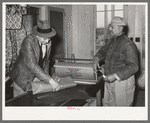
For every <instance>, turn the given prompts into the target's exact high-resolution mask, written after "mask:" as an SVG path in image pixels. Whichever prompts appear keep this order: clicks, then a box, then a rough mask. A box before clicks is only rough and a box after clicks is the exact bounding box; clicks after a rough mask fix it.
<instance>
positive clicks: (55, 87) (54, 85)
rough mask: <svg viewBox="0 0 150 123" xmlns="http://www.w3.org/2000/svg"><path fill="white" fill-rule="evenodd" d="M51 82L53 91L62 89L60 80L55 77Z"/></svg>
mask: <svg viewBox="0 0 150 123" xmlns="http://www.w3.org/2000/svg"><path fill="white" fill-rule="evenodd" d="M49 83H50V84H51V85H52V87H53V91H59V90H60V87H61V85H60V84H59V83H58V82H56V81H55V80H54V79H52V78H51V80H50V81H49Z"/></svg>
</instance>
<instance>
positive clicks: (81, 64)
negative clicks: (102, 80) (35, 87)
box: [54, 59, 97, 84]
mask: <svg viewBox="0 0 150 123" xmlns="http://www.w3.org/2000/svg"><path fill="white" fill-rule="evenodd" d="M87 62H88V63H87ZM92 62H93V61H92V60H91V59H56V62H55V65H54V67H55V74H56V76H58V77H67V76H70V77H71V78H72V80H73V81H74V82H77V83H83V84H96V82H97V73H96V72H94V70H93V67H92Z"/></svg>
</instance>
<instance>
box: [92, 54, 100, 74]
mask: <svg viewBox="0 0 150 123" xmlns="http://www.w3.org/2000/svg"><path fill="white" fill-rule="evenodd" d="M97 67H99V59H98V58H97V57H95V58H93V70H94V71H95V72H97Z"/></svg>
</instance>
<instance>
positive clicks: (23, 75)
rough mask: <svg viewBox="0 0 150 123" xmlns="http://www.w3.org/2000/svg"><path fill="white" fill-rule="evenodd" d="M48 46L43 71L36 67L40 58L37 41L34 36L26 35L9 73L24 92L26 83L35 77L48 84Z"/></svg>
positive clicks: (49, 48)
mask: <svg viewBox="0 0 150 123" xmlns="http://www.w3.org/2000/svg"><path fill="white" fill-rule="evenodd" d="M50 45H51V44H48V48H47V53H46V54H47V56H46V58H45V61H44V62H43V69H42V68H41V67H40V66H39V65H38V63H39V57H40V47H39V41H38V39H37V37H36V36H35V35H34V34H31V35H28V36H27V37H26V38H25V39H24V40H23V42H22V44H21V49H20V52H19V55H18V57H17V59H16V62H15V64H14V67H13V69H12V72H11V77H12V79H13V80H14V81H15V82H16V84H17V85H18V86H19V87H21V88H22V89H23V90H24V91H25V89H26V85H27V82H28V81H32V80H33V79H34V77H35V76H36V77H37V78H38V79H40V80H43V81H45V82H48V81H49V80H50V78H51V77H50V75H49V74H48V73H49V56H50V50H51V47H50Z"/></svg>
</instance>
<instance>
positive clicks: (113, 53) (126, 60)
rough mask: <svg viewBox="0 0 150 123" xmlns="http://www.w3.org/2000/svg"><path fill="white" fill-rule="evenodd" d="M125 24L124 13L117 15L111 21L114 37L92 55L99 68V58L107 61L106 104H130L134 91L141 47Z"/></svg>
mask: <svg viewBox="0 0 150 123" xmlns="http://www.w3.org/2000/svg"><path fill="white" fill-rule="evenodd" d="M124 26H126V23H125V20H124V19H123V18H121V17H114V18H113V19H112V21H111V23H110V24H109V29H110V31H111V36H112V37H111V38H110V39H109V40H108V41H107V42H106V44H105V45H104V46H103V47H102V48H101V49H100V50H99V51H98V52H97V53H96V55H95V56H94V58H93V68H94V70H97V66H98V65H99V62H105V64H104V69H103V72H104V73H105V75H106V77H105V78H104V81H105V86H104V99H103V106H131V105H132V103H133V99H134V92H135V78H134V75H135V73H136V72H137V71H138V69H139V63H138V51H137V47H136V45H135V43H134V42H132V41H131V40H130V39H129V38H128V37H127V36H126V35H125V34H124V32H123V28H124Z"/></svg>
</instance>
